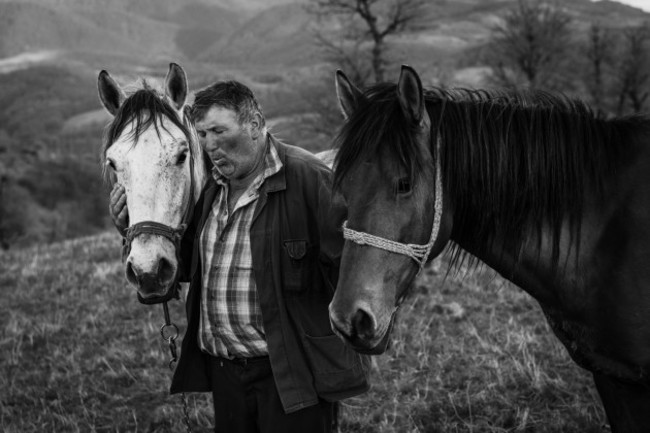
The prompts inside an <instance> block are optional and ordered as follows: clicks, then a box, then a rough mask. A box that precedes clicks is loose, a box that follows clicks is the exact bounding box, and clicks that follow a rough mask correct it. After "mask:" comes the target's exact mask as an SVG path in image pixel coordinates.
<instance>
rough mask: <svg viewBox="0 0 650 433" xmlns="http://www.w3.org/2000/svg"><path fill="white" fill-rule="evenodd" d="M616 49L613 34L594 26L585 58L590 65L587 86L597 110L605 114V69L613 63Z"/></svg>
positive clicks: (586, 47) (587, 44)
mask: <svg viewBox="0 0 650 433" xmlns="http://www.w3.org/2000/svg"><path fill="white" fill-rule="evenodd" d="M613 49H614V43H613V35H612V32H611V31H610V30H609V29H607V28H604V27H603V26H601V25H600V24H598V23H596V24H592V25H591V27H590V28H589V38H588V39H587V43H586V46H585V56H586V57H587V61H588V64H589V69H588V70H587V76H586V78H585V84H586V87H587V91H588V92H589V95H590V96H591V100H592V103H593V105H594V106H595V107H596V109H597V110H599V111H601V112H605V111H606V109H605V95H606V83H607V79H606V78H607V76H606V73H605V72H606V71H605V67H606V65H608V64H609V63H611V61H612V54H613Z"/></svg>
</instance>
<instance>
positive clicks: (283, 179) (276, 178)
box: [262, 133, 287, 192]
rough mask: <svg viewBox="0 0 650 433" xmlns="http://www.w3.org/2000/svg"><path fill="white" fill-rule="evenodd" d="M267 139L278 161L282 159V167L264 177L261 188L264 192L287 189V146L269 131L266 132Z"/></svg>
mask: <svg viewBox="0 0 650 433" xmlns="http://www.w3.org/2000/svg"><path fill="white" fill-rule="evenodd" d="M267 140H268V141H269V144H270V145H271V146H273V147H275V150H277V152H278V156H279V157H280V161H282V168H280V171H278V172H277V173H275V174H273V175H271V176H269V177H268V178H266V180H265V181H264V184H263V185H262V190H263V191H265V192H276V191H282V190H285V189H287V176H286V169H287V148H286V147H285V146H284V144H283V143H282V142H280V141H278V140H276V138H275V137H274V136H273V135H271V134H270V133H268V134H267Z"/></svg>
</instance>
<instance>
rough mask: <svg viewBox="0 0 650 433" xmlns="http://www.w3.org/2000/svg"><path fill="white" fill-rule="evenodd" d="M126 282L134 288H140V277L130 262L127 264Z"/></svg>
mask: <svg viewBox="0 0 650 433" xmlns="http://www.w3.org/2000/svg"><path fill="white" fill-rule="evenodd" d="M126 280H127V281H128V282H129V283H131V284H133V285H134V286H140V277H139V273H138V272H137V270H136V268H135V267H134V266H133V263H131V261H130V260H128V261H127V262H126Z"/></svg>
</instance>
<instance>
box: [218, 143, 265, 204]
mask: <svg viewBox="0 0 650 433" xmlns="http://www.w3.org/2000/svg"><path fill="white" fill-rule="evenodd" d="M260 139H261V140H264V142H263V143H260V147H259V152H258V154H257V157H256V160H255V165H254V166H253V168H252V169H251V170H250V171H249V172H248V173H247V174H246V175H244V176H243V177H240V178H237V179H230V181H229V182H228V184H229V186H230V190H231V192H232V191H244V190H246V188H248V187H249V186H250V184H251V183H253V181H254V180H255V179H256V178H257V176H259V174H260V173H261V172H262V171H263V170H264V161H265V160H266V152H267V151H268V148H267V146H268V145H269V143H268V142H267V138H266V135H264V136H263V138H262V137H260Z"/></svg>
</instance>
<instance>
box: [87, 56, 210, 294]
mask: <svg viewBox="0 0 650 433" xmlns="http://www.w3.org/2000/svg"><path fill="white" fill-rule="evenodd" d="M98 89H99V96H100V99H101V101H102V104H103V105H104V107H105V108H106V109H107V110H108V111H109V113H111V114H112V115H113V116H114V119H113V121H112V122H111V123H110V124H109V125H108V127H107V130H106V135H105V137H104V149H103V152H102V160H103V162H104V167H105V172H106V174H107V178H109V179H110V181H111V182H118V183H120V184H122V185H123V186H124V188H125V189H126V199H127V207H128V212H129V224H130V226H129V229H128V231H127V236H126V240H127V247H128V248H127V249H126V257H125V272H126V277H127V280H128V281H129V282H130V283H131V284H132V285H133V286H134V287H135V288H136V289H137V290H138V294H139V295H140V299H141V300H142V301H143V302H146V303H149V302H154V301H156V300H160V299H165V298H168V297H169V296H170V295H171V294H173V292H174V286H175V283H176V281H177V277H178V267H179V264H178V249H179V245H180V238H181V236H182V233H183V229H184V226H185V224H186V223H187V219H188V218H189V214H190V212H191V210H192V209H193V206H194V202H195V201H196V198H197V197H198V195H199V191H200V190H201V188H202V186H203V184H204V183H205V179H206V173H205V166H204V163H203V158H202V151H201V148H200V144H199V142H198V138H197V136H196V132H195V130H194V127H193V126H192V124H191V123H190V122H189V120H188V119H187V118H186V116H185V111H184V106H185V99H186V96H187V79H186V76H185V72H184V71H183V69H182V68H181V67H180V66H178V65H176V64H171V65H170V68H169V72H168V74H167V78H166V81H165V93H164V94H162V93H159V92H157V91H156V90H154V89H152V88H151V87H149V86H148V85H146V84H145V86H144V88H143V89H140V90H137V91H135V92H134V93H133V94H132V95H130V96H129V97H128V98H127V97H126V95H125V94H124V92H123V91H122V89H121V88H120V86H119V85H118V84H117V82H116V81H115V80H113V78H112V77H111V76H110V75H109V74H108V73H107V72H106V71H102V72H101V73H100V74H99V78H98Z"/></svg>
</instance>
